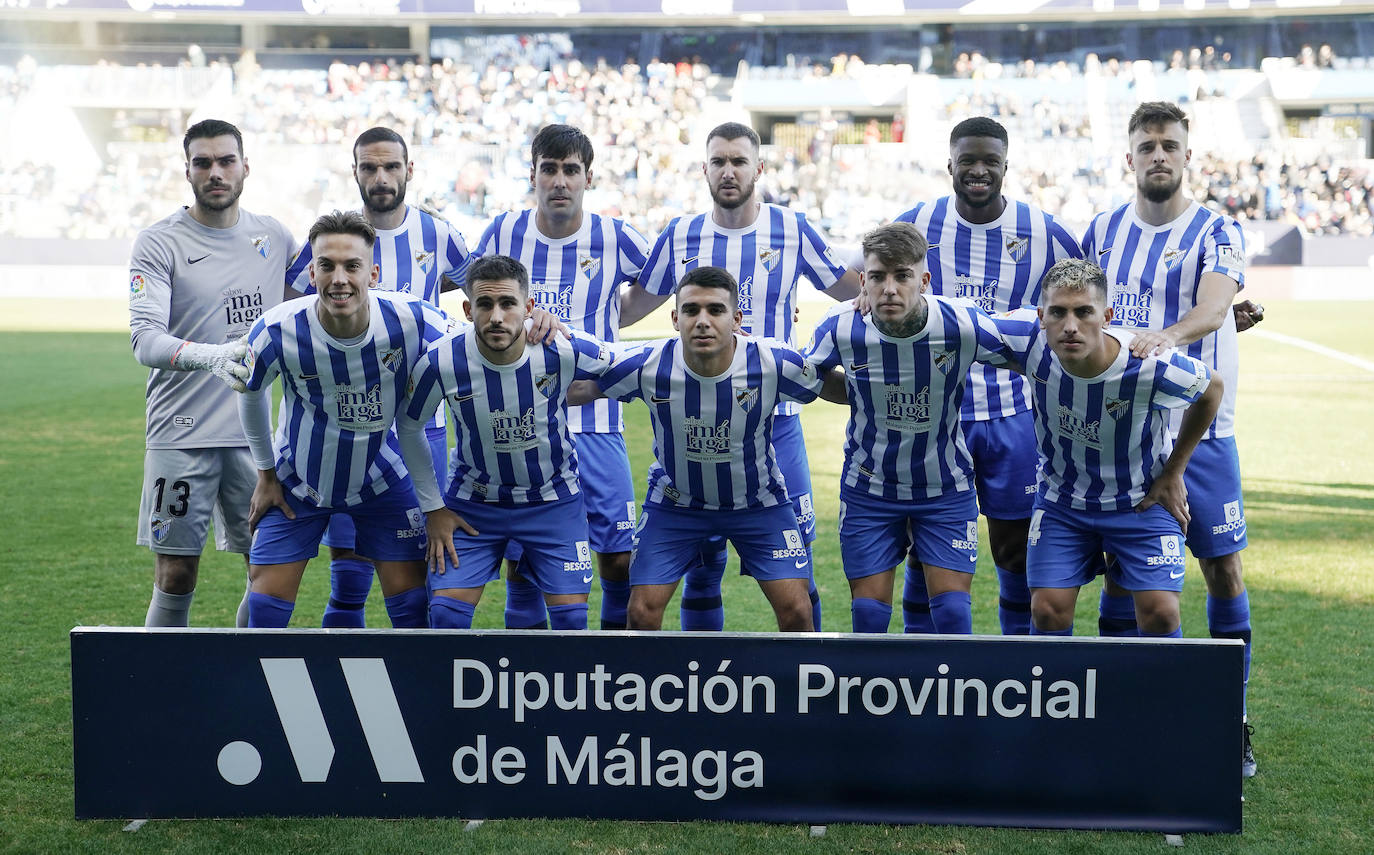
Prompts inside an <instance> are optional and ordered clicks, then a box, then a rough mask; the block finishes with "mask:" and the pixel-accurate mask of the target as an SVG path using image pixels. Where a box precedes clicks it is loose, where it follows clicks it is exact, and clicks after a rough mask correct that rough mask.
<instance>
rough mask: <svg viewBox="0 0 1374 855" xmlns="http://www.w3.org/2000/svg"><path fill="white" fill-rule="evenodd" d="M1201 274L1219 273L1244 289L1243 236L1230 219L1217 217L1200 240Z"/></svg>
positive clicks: (1234, 222)
mask: <svg viewBox="0 0 1374 855" xmlns="http://www.w3.org/2000/svg"><path fill="white" fill-rule="evenodd" d="M1201 272H1202V273H1220V274H1221V275H1222V276H1225V277H1227V278H1229V279H1234V280H1235V282H1236V285H1237V286H1238V287H1239V288H1244V287H1245V235H1244V233H1243V232H1241V229H1240V225H1239V224H1238V223H1237V222H1236V221H1235V220H1233V219H1231V218H1230V217H1218V218H1217V219H1216V222H1214V223H1213V224H1212V227H1211V228H1209V229H1208V230H1207V234H1206V235H1204V236H1203V239H1202V271H1201Z"/></svg>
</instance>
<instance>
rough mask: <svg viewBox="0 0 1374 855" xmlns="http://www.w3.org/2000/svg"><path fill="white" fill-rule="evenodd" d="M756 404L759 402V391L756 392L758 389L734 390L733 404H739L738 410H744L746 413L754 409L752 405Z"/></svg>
mask: <svg viewBox="0 0 1374 855" xmlns="http://www.w3.org/2000/svg"><path fill="white" fill-rule="evenodd" d="M758 402H759V390H758V389H756V388H755V389H736V390H735V403H736V404H739V408H740V409H741V410H744V411H745V412H746V413H747V412H749V411H750V410H752V409H753V408H754V405H755V404H757V403H758Z"/></svg>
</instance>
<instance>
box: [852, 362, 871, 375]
mask: <svg viewBox="0 0 1374 855" xmlns="http://www.w3.org/2000/svg"><path fill="white" fill-rule="evenodd" d="M866 368H868V363H867V362H865V363H864V364H862V365H860V364H859V363H857V362H851V363H849V373H850V374H853V373H854V372H855V371H863V370H864V369H866Z"/></svg>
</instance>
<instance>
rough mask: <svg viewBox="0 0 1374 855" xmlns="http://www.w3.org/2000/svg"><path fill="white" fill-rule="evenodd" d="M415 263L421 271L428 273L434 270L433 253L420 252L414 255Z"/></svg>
mask: <svg viewBox="0 0 1374 855" xmlns="http://www.w3.org/2000/svg"><path fill="white" fill-rule="evenodd" d="M415 263H416V264H417V265H419V267H420V269H421V270H423V271H424V272H426V273H428V272H429V271H431V270H433V269H434V253H433V252H427V251H425V250H420V251H419V252H417V253H415Z"/></svg>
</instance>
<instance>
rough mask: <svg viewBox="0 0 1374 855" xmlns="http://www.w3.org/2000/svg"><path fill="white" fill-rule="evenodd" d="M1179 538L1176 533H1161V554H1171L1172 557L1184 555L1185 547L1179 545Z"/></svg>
mask: <svg viewBox="0 0 1374 855" xmlns="http://www.w3.org/2000/svg"><path fill="white" fill-rule="evenodd" d="M1178 539H1179V538H1178V535H1176V534H1165V535H1160V538H1159V551H1160V554H1162V555H1166V556H1169V557H1171V558H1178V557H1180V556H1182V555H1183V547H1182V546H1180V545H1179V542H1178Z"/></svg>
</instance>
